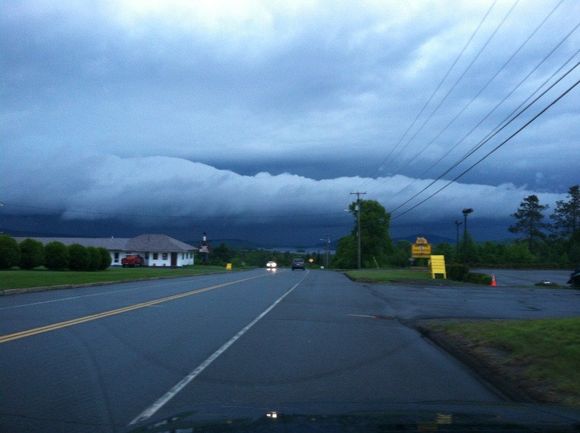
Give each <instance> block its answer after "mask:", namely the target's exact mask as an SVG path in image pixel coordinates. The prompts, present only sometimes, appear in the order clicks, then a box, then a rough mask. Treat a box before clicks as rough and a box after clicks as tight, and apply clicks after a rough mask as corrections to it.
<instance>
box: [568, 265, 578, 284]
mask: <svg viewBox="0 0 580 433" xmlns="http://www.w3.org/2000/svg"><path fill="white" fill-rule="evenodd" d="M568 284H570V285H571V286H572V287H578V288H580V268H576V270H575V271H574V272H572V273H571V274H570V279H569V280H568Z"/></svg>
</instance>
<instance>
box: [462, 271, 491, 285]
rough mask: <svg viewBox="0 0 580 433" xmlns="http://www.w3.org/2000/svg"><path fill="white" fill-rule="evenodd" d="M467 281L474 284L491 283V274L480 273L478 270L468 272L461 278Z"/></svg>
mask: <svg viewBox="0 0 580 433" xmlns="http://www.w3.org/2000/svg"><path fill="white" fill-rule="evenodd" d="M463 281H465V282H468V283H475V284H485V285H488V286H489V285H490V284H491V276H490V275H487V274H480V273H478V272H468V273H467V275H466V276H465V279H464V280H463Z"/></svg>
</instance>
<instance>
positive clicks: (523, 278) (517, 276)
mask: <svg viewBox="0 0 580 433" xmlns="http://www.w3.org/2000/svg"><path fill="white" fill-rule="evenodd" d="M474 272H482V273H484V274H489V275H491V274H494V275H495V277H496V280H497V285H498V286H499V287H526V286H533V285H535V284H536V283H539V282H541V281H544V280H547V281H551V282H552V283H555V284H557V285H559V286H563V287H567V286H568V280H569V279H570V274H571V273H572V271H571V270H560V269H538V270H536V269H475V270H474Z"/></svg>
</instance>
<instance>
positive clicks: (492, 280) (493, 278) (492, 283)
mask: <svg viewBox="0 0 580 433" xmlns="http://www.w3.org/2000/svg"><path fill="white" fill-rule="evenodd" d="M489 285H490V286H491V287H497V282H496V281H495V274H491V283H489Z"/></svg>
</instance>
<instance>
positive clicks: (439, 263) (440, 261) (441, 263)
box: [429, 256, 447, 279]
mask: <svg viewBox="0 0 580 433" xmlns="http://www.w3.org/2000/svg"><path fill="white" fill-rule="evenodd" d="M429 259H430V260H429V268H430V269H431V277H432V278H433V279H435V278H437V275H443V278H444V279H447V272H446V271H445V256H431V257H430V258H429Z"/></svg>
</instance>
